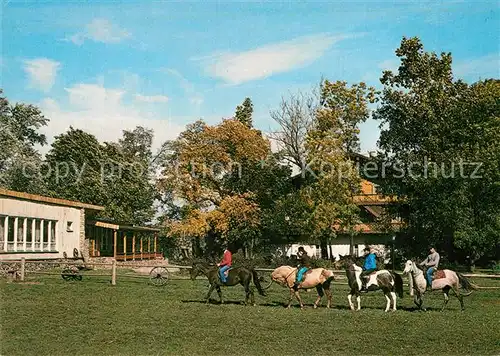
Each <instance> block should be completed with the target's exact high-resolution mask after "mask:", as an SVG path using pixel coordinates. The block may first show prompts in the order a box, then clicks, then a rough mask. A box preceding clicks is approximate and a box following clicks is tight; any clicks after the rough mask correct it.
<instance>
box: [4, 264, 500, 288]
mask: <svg viewBox="0 0 500 356" xmlns="http://www.w3.org/2000/svg"><path fill="white" fill-rule="evenodd" d="M1 264H20V268H19V269H18V270H17V269H13V270H12V271H10V272H11V273H12V274H13V275H14V274H15V276H13V277H14V278H15V277H18V278H15V279H18V280H20V281H24V280H25V278H26V275H27V274H28V273H30V274H41V275H59V276H60V275H61V273H55V272H46V271H29V272H28V271H27V269H26V265H27V264H44V265H59V266H61V265H63V266H76V265H79V266H82V267H84V268H86V269H88V268H89V267H96V266H101V267H105V266H107V267H110V268H109V269H110V270H111V271H108V272H107V273H104V272H103V273H92V274H90V276H93V277H99V276H101V277H110V278H111V285H116V280H117V269H118V268H151V269H152V268H154V267H163V268H165V269H167V271H168V270H169V269H170V270H172V269H179V270H182V269H191V268H192V267H191V266H182V265H171V264H167V265H164V264H158V263H156V264H148V265H144V264H141V265H137V264H134V263H126V262H125V263H123V262H122V263H120V264H117V261H116V260H115V259H113V260H112V262H111V263H106V262H79V263H75V262H72V261H71V260H70V261H62V262H61V261H26V260H25V259H24V258H22V259H21V260H10V261H0V265H1ZM255 270H256V271H258V272H268V273H271V272H272V271H274V269H272V268H255ZM332 271H333V272H334V273H335V274H336V275H337V276H338V277H340V278H338V279H341V280H342V279H345V278H346V277H345V271H344V270H332ZM397 272H398V273H402V272H401V271H397ZM463 275H464V276H465V277H469V278H470V277H472V278H495V279H500V275H495V274H477V273H476V274H463ZM124 277H125V276H124ZM126 278H142V279H144V278H145V277H144V276H134V275H127V276H126ZM403 280H405V282H406V283H408V285H409V287H410V295H413V288H412V281H411V279H409V278H407V276H403ZM334 283H335V284H347V283H346V282H338V281H335V282H334ZM479 288H480V289H500V287H481V286H479Z"/></svg>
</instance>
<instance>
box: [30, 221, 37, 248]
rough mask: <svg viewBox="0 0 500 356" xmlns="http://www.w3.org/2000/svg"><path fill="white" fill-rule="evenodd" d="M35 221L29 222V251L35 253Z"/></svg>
mask: <svg viewBox="0 0 500 356" xmlns="http://www.w3.org/2000/svg"><path fill="white" fill-rule="evenodd" d="M35 228H36V219H33V220H31V251H35V236H36V231H35Z"/></svg>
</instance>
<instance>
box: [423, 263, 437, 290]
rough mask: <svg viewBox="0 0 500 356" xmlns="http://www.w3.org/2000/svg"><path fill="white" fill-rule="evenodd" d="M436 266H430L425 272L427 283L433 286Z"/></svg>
mask: <svg viewBox="0 0 500 356" xmlns="http://www.w3.org/2000/svg"><path fill="white" fill-rule="evenodd" d="M434 271H435V268H434V267H429V268H428V269H427V272H426V273H425V276H426V277H427V285H428V286H429V287H432V275H433V274H434Z"/></svg>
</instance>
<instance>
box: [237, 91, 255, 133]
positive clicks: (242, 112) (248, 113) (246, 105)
mask: <svg viewBox="0 0 500 356" xmlns="http://www.w3.org/2000/svg"><path fill="white" fill-rule="evenodd" d="M252 114H253V104H252V100H250V98H245V100H244V101H243V103H242V104H241V105H238V106H237V107H236V113H235V115H234V117H235V119H236V120H238V121H239V122H241V123H242V124H244V125H246V126H247V127H249V128H252V127H253V119H252Z"/></svg>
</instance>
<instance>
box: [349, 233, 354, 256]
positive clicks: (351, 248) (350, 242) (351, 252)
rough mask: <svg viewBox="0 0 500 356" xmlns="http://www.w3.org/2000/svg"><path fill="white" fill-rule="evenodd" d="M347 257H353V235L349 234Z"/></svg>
mask: <svg viewBox="0 0 500 356" xmlns="http://www.w3.org/2000/svg"><path fill="white" fill-rule="evenodd" d="M349 255H351V256H354V234H353V233H350V234H349Z"/></svg>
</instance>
